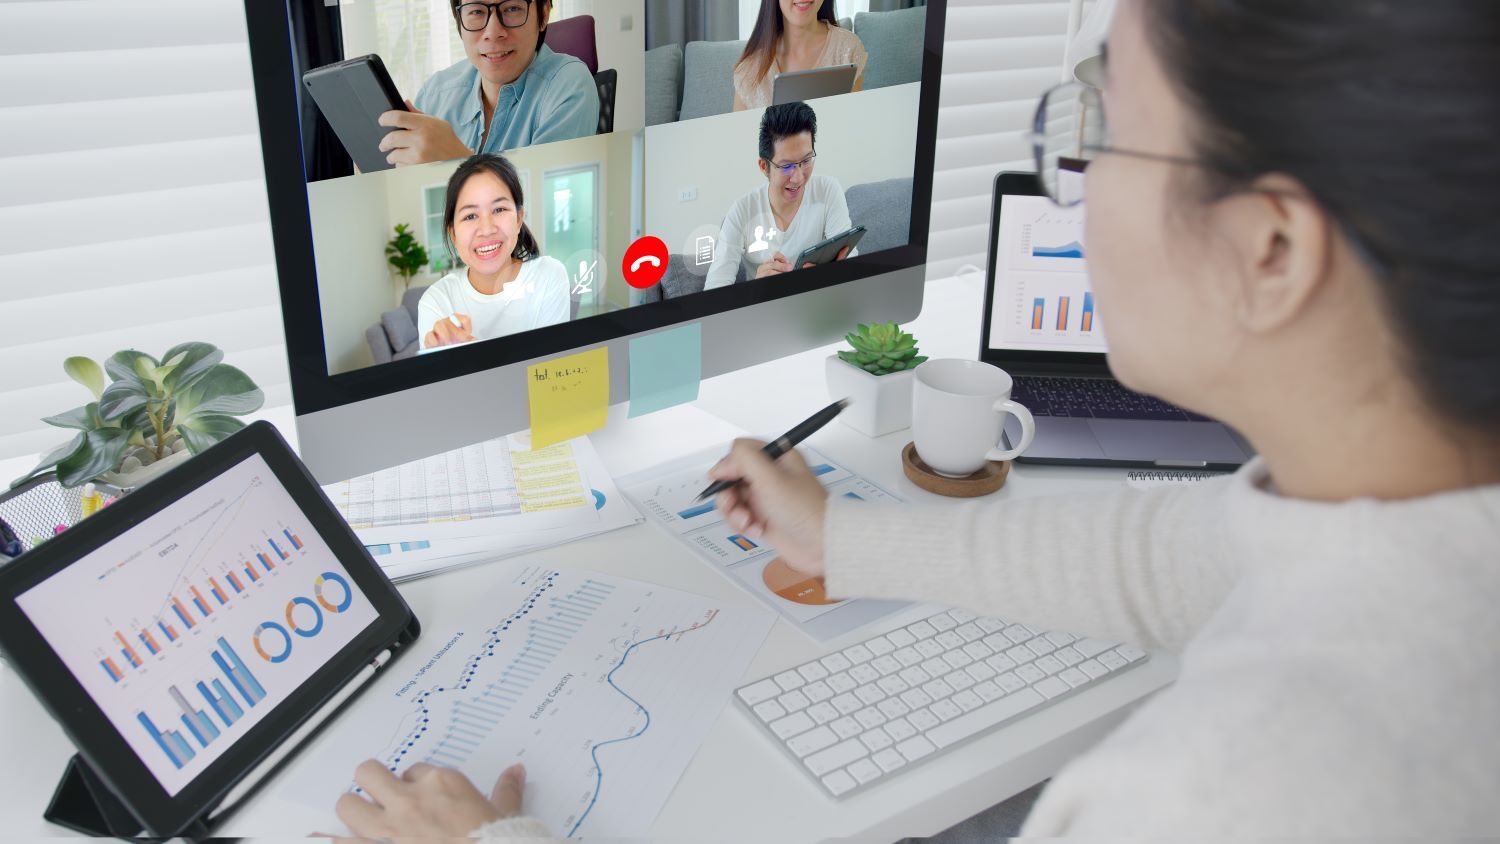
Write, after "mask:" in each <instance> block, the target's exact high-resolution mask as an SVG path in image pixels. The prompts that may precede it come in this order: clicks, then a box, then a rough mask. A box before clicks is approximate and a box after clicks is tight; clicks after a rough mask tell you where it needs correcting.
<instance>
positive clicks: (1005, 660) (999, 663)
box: [984, 654, 1016, 674]
mask: <svg viewBox="0 0 1500 844" xmlns="http://www.w3.org/2000/svg"><path fill="white" fill-rule="evenodd" d="M984 664H985V665H988V666H989V667H991V668H993V669H995V670H996V671H998V672H1000V673H1002V674H1004V673H1005V672H1007V671H1010V670H1011V669H1013V668H1015V667H1016V661H1015V660H1013V659H1011V658H1010V657H1008V656H1005V655H1003V654H995V655H994V656H992V657H986V658H985V660H984Z"/></svg>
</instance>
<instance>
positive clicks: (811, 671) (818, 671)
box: [797, 662, 828, 683]
mask: <svg viewBox="0 0 1500 844" xmlns="http://www.w3.org/2000/svg"><path fill="white" fill-rule="evenodd" d="M797 673H798V674H801V675H802V679H804V680H806V681H807V682H809V683H811V682H813V681H814V680H821V679H823V678H824V677H827V676H828V669H826V668H824V667H823V663H821V662H809V663H808V664H806V665H803V666H801V667H799V668H798V669H797Z"/></svg>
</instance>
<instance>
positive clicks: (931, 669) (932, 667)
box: [921, 658, 953, 677]
mask: <svg viewBox="0 0 1500 844" xmlns="http://www.w3.org/2000/svg"><path fill="white" fill-rule="evenodd" d="M921 668H922V670H923V671H925V672H927V674H928V676H931V677H941V676H943V675H944V674H947V673H948V672H949V671H952V670H953V666H951V665H949V664H948V661H947V660H945V659H941V658H939V659H929V660H927V661H926V662H924V663H922V665H921Z"/></svg>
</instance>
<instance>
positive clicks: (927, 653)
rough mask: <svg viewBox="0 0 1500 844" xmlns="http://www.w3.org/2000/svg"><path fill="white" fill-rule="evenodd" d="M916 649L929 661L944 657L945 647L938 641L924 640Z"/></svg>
mask: <svg viewBox="0 0 1500 844" xmlns="http://www.w3.org/2000/svg"><path fill="white" fill-rule="evenodd" d="M916 647H917V653H919V654H921V655H922V656H924V657H927V658H928V659H936V658H938V657H940V656H942V655H943V646H942V645H939V644H938V643H937V640H936V639H923V640H922V641H920V642H918V643H917V645H916Z"/></svg>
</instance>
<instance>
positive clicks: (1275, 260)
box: [1227, 174, 1335, 333]
mask: <svg viewBox="0 0 1500 844" xmlns="http://www.w3.org/2000/svg"><path fill="white" fill-rule="evenodd" d="M1230 203H1231V206H1230V208H1229V209H1227V210H1228V215H1227V222H1229V223H1230V225H1231V226H1232V233H1231V234H1230V237H1231V238H1232V239H1233V240H1235V241H1237V247H1238V248H1237V249H1236V252H1237V253H1238V259H1237V260H1238V261H1239V263H1240V266H1239V267H1238V268H1237V270H1238V271H1237V272H1236V273H1235V274H1234V276H1233V277H1234V278H1236V279H1238V281H1237V283H1236V287H1237V288H1238V289H1236V290H1233V291H1231V293H1230V295H1232V296H1233V297H1234V299H1235V302H1234V304H1235V310H1236V312H1237V315H1238V318H1239V320H1240V322H1241V324H1242V325H1243V326H1244V327H1245V328H1246V329H1247V330H1249V331H1252V332H1255V333H1264V332H1270V331H1274V330H1276V329H1278V328H1280V327H1281V326H1283V325H1286V324H1287V323H1289V322H1292V321H1293V320H1295V319H1296V318H1297V316H1298V315H1299V314H1300V313H1301V312H1302V311H1303V309H1304V308H1305V306H1306V304H1307V303H1308V301H1309V300H1311V299H1312V297H1313V295H1314V294H1315V293H1316V292H1317V291H1318V289H1319V288H1320V287H1321V286H1322V285H1323V284H1325V283H1326V282H1327V281H1328V276H1329V273H1330V269H1331V267H1330V258H1331V256H1332V251H1333V243H1332V242H1331V238H1332V237H1333V236H1334V233H1335V232H1334V227H1333V226H1332V225H1331V224H1330V220H1329V218H1328V214H1327V212H1325V211H1324V210H1323V209H1322V208H1321V207H1320V206H1319V205H1318V204H1317V202H1316V201H1315V200H1314V199H1313V198H1312V195H1311V194H1310V193H1308V191H1307V189H1306V188H1305V187H1303V186H1302V184H1301V183H1299V182H1297V181H1296V180H1295V179H1292V178H1290V177H1287V176H1283V175H1279V174H1271V175H1267V176H1263V177H1261V178H1260V179H1258V180H1256V182H1255V184H1254V185H1253V186H1252V190H1251V191H1249V192H1247V193H1245V194H1243V195H1241V196H1240V197H1237V198H1234V199H1232V200H1230Z"/></svg>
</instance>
